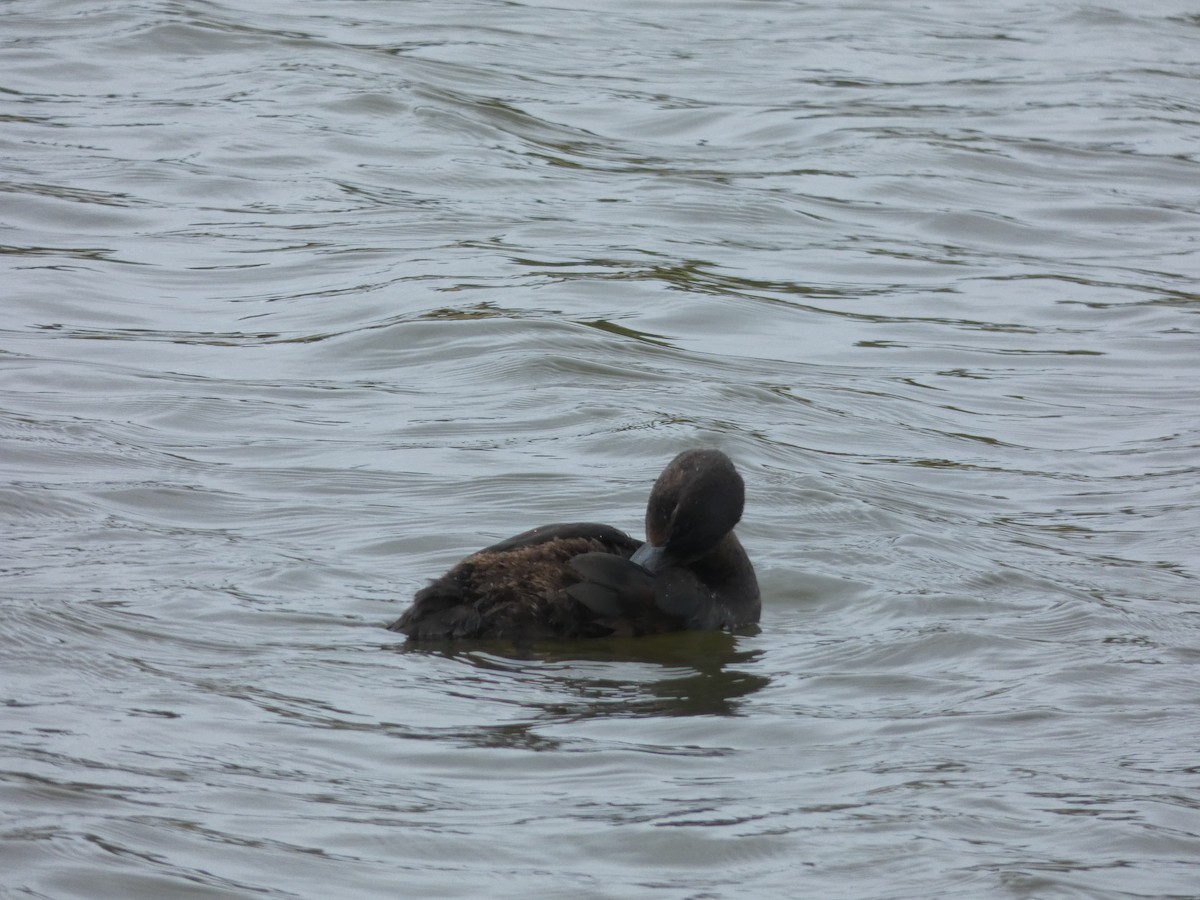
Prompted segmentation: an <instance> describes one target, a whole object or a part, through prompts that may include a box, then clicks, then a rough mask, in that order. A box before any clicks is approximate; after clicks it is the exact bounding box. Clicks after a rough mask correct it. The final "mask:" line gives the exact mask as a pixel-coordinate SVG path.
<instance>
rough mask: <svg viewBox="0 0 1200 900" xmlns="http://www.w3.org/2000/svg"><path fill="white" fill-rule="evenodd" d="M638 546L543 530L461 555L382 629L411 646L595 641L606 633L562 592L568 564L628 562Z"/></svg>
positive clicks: (573, 529)
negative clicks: (462, 641) (600, 556)
mask: <svg viewBox="0 0 1200 900" xmlns="http://www.w3.org/2000/svg"><path fill="white" fill-rule="evenodd" d="M640 545H641V542H640V541H636V540H634V539H633V538H631V537H629V535H627V534H625V533H624V532H622V531H618V530H617V529H615V528H612V527H609V526H607V525H597V524H593V523H590V522H577V523H568V524H559V525H543V526H541V527H539V528H534V529H533V530H531V531H526V532H524V533H523V534H519V535H517V536H515V537H512V538H509V539H508V540H505V541H501V542H500V543H498V544H493V545H492V546H491V547H487V548H485V549H483V550H480V551H479V552H478V553H473V554H472V555H470V556H468V557H467V558H466V559H464V560H463V561H462V562H460V563H459V564H458V565H456V566H455V567H454V568H452V569H451V570H450V571H449V572H447V573H446V574H445V575H443V576H442V577H441V578H439V579H437V580H436V581H434V582H432V583H431V584H429V585H428V586H427V587H425V588H422V589H421V590H420V591H418V592H417V595H416V597H415V598H414V600H413V604H412V606H410V607H409V609H408V610H407V611H406V612H405V613H404V615H402V616H401V617H400V618H399V619H398V620H396V621H395V622H394V623H392V624H391V625H390V626H388V627H389V628H391V630H393V631H399V632H403V633H404V634H407V635H408V636H409V637H411V638H415V639H417V640H442V639H445V638H510V639H515V640H531V639H534V638H540V637H547V636H557V637H565V638H575V637H600V636H603V635H605V634H609V633H611V632H612V629H611V628H610V627H607V626H605V625H603V624H601V623H600V622H598V621H597V617H596V615H595V614H594V613H593V612H592V611H591V610H590V609H588V608H587V607H586V606H584V605H583V604H581V603H579V602H577V601H575V600H574V599H572V598H571V597H570V595H569V594H568V593H567V589H568V588H570V587H571V586H572V585H574V584H576V583H577V582H578V581H579V576H578V575H577V574H575V573H574V572H573V571H572V569H571V567H570V562H571V560H572V559H574V558H575V557H577V556H580V555H581V554H584V553H610V554H614V555H616V556H620V557H623V558H628V557H629V556H631V555H632V554H633V553H634V551H635V550H637V549H638V547H639V546H640Z"/></svg>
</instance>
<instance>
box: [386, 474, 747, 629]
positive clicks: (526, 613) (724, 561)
mask: <svg viewBox="0 0 1200 900" xmlns="http://www.w3.org/2000/svg"><path fill="white" fill-rule="evenodd" d="M743 497H744V488H743V485H742V479H741V477H740V476H739V475H738V474H737V471H736V470H735V469H734V468H733V463H731V462H730V461H729V458H728V457H727V456H725V454H723V453H721V452H720V451H718V450H689V451H686V452H684V453H681V454H680V455H679V456H677V457H675V459H674V460H672V461H671V463H670V464H669V465H668V466H667V468H666V469H665V470H664V471H663V473H662V475H661V476H659V479H658V481H657V482H656V483H655V485H654V489H653V491H652V492H651V494H650V503H649V505H648V506H647V509H646V533H647V542H646V543H642V542H641V541H638V540H635V539H634V538H631V537H630V536H629V535H627V534H625V533H624V532H622V531H618V530H617V529H616V528H611V527H609V526H607V525H597V524H593V523H590V522H577V523H569V524H559V525H543V526H541V527H539V528H534V529H532V530H531V531H526V532H524V533H522V534H519V535H516V536H515V537H512V538H509V539H508V540H505V541H501V542H500V543H498V544H493V545H492V546H490V547H487V548H485V549H483V550H480V551H479V552H477V553H473V554H472V555H470V556H468V557H467V558H466V559H464V560H463V561H462V562H460V563H459V564H458V565H456V566H454V568H452V569H451V570H450V571H449V572H447V573H446V574H445V575H443V576H442V577H441V578H439V579H437V580H436V581H434V582H432V583H431V584H429V585H428V586H427V587H424V588H422V589H421V590H420V591H418V592H417V595H416V598H415V599H414V601H413V605H412V606H411V607H409V609H408V610H407V611H406V612H405V613H404V615H402V616H401V617H400V618H399V619H397V620H396V621H395V622H393V623H392V624H391V625H389V626H388V627H389V628H390V629H391V630H392V631H399V632H403V633H404V634H406V635H408V636H409V637H410V638H412V639H415V640H444V639H447V638H510V639H514V640H519V641H526V640H533V639H536V638H545V637H560V638H590V637H604V636H608V635H622V636H625V635H638V634H653V633H657V632H664V631H681V630H684V629H714V628H737V627H740V626H743V625H750V624H753V623H755V622H757V621H758V615H759V608H760V604H759V594H758V582H757V580H756V578H755V576H754V568H753V566H752V565H751V564H750V560H749V559H748V558H747V556H746V552H745V551H744V550H743V549H742V545H741V544H740V543H739V542H738V539H737V537H735V536H734V534H733V531H732V529H733V526H734V525H736V524H737V522H738V520H739V519H740V518H741V515H742V505H743Z"/></svg>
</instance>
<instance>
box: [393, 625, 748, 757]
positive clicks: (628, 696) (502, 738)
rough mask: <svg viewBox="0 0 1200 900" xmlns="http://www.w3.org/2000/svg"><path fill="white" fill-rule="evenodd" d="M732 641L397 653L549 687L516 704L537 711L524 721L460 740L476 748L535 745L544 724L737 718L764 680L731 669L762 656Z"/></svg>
mask: <svg viewBox="0 0 1200 900" xmlns="http://www.w3.org/2000/svg"><path fill="white" fill-rule="evenodd" d="M737 642H738V638H737V637H736V636H734V635H732V634H729V633H727V632H684V633H679V634H667V635H653V636H649V637H645V638H637V639H631V638H625V639H618V638H613V639H601V640H594V641H583V642H581V641H561V642H559V641H544V642H539V643H537V644H536V645H534V646H530V647H525V648H518V647H514V646H513V645H512V643H511V642H503V641H473V642H469V643H468V644H466V645H465V646H459V645H457V644H453V643H452V644H449V645H447V646H445V647H442V648H437V649H430V648H428V647H423V646H421V645H417V644H413V645H408V644H405V645H402V649H403V651H404V652H406V653H415V654H428V655H437V656H443V657H445V658H447V659H453V660H455V661H457V662H461V663H466V664H468V665H470V666H472V667H474V668H475V669H479V670H482V671H484V672H489V671H499V672H505V673H508V674H510V675H516V676H518V680H519V681H521V680H526V679H527V680H529V681H531V682H547V681H549V682H553V684H554V687H555V694H556V696H555V698H554V699H553V700H547V701H544V702H537V701H530V702H525V703H523V708H524V709H525V710H526V711H527V712H536V713H537V714H536V715H535V716H534V717H533V718H532V719H530V720H529V721H526V722H521V723H505V724H504V725H500V726H486V727H483V728H481V729H479V730H478V731H477V732H472V733H471V734H470V735H464V736H463V737H464V738H465V739H467V740H468V741H470V742H472V743H476V742H478V743H479V744H480V745H481V746H507V745H508V744H507V741H509V740H515V741H517V742H518V743H519V744H520V745H521V746H534V745H535V743H537V740H535V739H534V737H533V736H532V735H533V732H534V731H535V730H536V729H537V728H538V727H539V726H540V725H543V724H546V723H559V724H562V723H569V722H573V721H579V720H585V719H599V718H605V717H622V718H632V717H639V716H655V717H657V716H733V715H739V714H741V713H740V712H739V707H740V705H741V702H742V701H743V700H744V698H746V697H749V696H751V695H753V694H754V693H755V692H756V691H759V690H761V689H762V688H764V687H766V686H767V685H768V684H769V683H770V679H769V678H768V677H767V676H764V675H758V674H754V673H751V672H746V671H741V670H739V669H737V668H733V667H735V666H739V665H745V664H749V663H752V662H753V661H755V660H756V659H758V658H759V657H760V656H761V655H762V650H761V649H755V650H739V649H738V643H737ZM561 695H566V696H561ZM435 736H436V737H438V738H439V739H440V738H443V737H445V735H444V734H440V733H439V734H438V735H435ZM549 746H552V747H558V746H559V744H558V743H557V742H550V743H549Z"/></svg>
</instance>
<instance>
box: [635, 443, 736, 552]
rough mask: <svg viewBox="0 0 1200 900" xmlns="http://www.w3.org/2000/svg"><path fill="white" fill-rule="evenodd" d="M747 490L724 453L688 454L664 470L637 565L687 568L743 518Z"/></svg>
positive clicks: (656, 485)
mask: <svg viewBox="0 0 1200 900" xmlns="http://www.w3.org/2000/svg"><path fill="white" fill-rule="evenodd" d="M745 501H746V488H745V485H744V484H743V483H742V476H740V475H739V474H738V473H737V469H735V468H734V467H733V463H732V462H731V461H730V459H729V457H728V456H726V455H725V454H724V453H722V452H721V451H720V450H685V451H684V452H683V453H680V454H679V455H678V456H676V457H675V458H674V459H673V460H671V462H670V463H668V464H667V467H666V468H665V469H663V472H662V474H661V475H659V476H658V481H656V482H654V488H653V489H652V490H651V491H650V502H649V503H648V504H647V506H646V543H645V544H643V545H642V547H641V548H640V549H639V550H638V551H637V553H635V554H634V556H633V561H634V562H635V563H637V564H638V565H640V566H643V567H644V568H646V569H648V570H649V571H651V572H656V571H658V570H659V569H662V568H666V567H667V566H672V565H675V566H680V565H687V564H688V563H690V562H693V561H694V560H696V559H699V558H700V557H701V556H704V555H705V554H706V553H708V552H709V551H710V550H712V549H713V548H714V547H715V546H716V545H717V544H718V543H719V542H720V541H721V540H722V539H723V538H724V537H725V535H727V534H729V532H731V531H732V530H733V526H734V525H736V524H737V523H738V521H739V520H740V519H741V518H742V507H743V506H744V505H745Z"/></svg>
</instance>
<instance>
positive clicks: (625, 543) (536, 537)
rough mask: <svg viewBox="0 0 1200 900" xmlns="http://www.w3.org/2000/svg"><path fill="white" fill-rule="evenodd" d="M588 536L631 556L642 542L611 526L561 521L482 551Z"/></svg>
mask: <svg viewBox="0 0 1200 900" xmlns="http://www.w3.org/2000/svg"><path fill="white" fill-rule="evenodd" d="M579 538H584V539H587V540H593V541H600V542H601V543H603V544H604V545H605V546H606V547H608V548H610V549H611V551H612V552H613V553H616V554H625V555H630V554H632V553H633V552H634V551H635V550H637V548H638V547H640V546H641V545H642V542H641V541H636V540H634V539H633V538H631V537H630V536H629V535H627V534H626V533H625V532H623V531H621V530H620V529H617V528H613V527H612V526H611V525H600V524H597V523H596V522H559V523H557V524H554V525H539V526H538V527H537V528H531V529H529V530H528V531H522V532H521V533H520V534H518V535H514V536H513V537H510V538H507V539H505V540H503V541H500V542H499V543H498V544H492V546H490V547H485V548H484V549H483V550H481V551H480V552H481V553H502V552H504V551H506V550H516V549H519V548H521V547H532V546H534V545H536V544H544V543H546V542H547V541H555V540H575V539H579Z"/></svg>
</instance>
